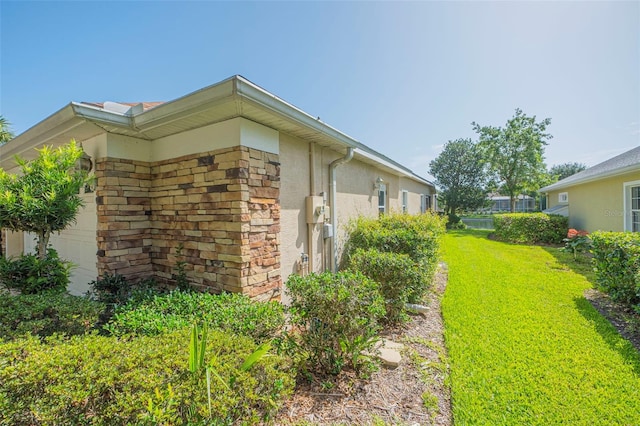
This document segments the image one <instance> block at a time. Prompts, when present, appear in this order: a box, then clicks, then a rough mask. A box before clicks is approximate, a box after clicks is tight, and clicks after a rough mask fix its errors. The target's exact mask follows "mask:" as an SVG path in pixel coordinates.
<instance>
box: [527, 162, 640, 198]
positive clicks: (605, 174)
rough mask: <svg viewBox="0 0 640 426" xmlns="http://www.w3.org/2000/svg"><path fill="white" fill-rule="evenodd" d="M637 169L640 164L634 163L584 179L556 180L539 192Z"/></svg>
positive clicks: (568, 186)
mask: <svg viewBox="0 0 640 426" xmlns="http://www.w3.org/2000/svg"><path fill="white" fill-rule="evenodd" d="M636 171H640V165H638V164H632V165H630V166H627V167H623V168H620V169H616V170H611V171H609V172H606V173H601V174H599V175H595V176H589V177H586V178H583V179H575V180H573V181H570V182H566V183H563V182H562V181H560V182H556V183H554V184H551V185H548V186H545V187H544V188H540V189H539V190H538V192H539V193H545V192H550V191H559V190H562V189H567V188H571V187H572V186H576V185H582V184H585V183H589V182H594V181H597V180H601V179H607V178H611V177H616V176H620V175H624V174H626V173H630V172H636Z"/></svg>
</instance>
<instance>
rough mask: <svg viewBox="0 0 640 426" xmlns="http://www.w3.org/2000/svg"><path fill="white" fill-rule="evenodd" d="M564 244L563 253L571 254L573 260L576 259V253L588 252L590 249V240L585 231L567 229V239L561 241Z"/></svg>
mask: <svg viewBox="0 0 640 426" xmlns="http://www.w3.org/2000/svg"><path fill="white" fill-rule="evenodd" d="M562 242H563V243H564V247H563V249H562V250H563V251H566V252H569V253H573V259H574V260H577V259H578V253H584V252H588V251H589V250H590V249H591V239H590V238H589V233H588V232H587V231H578V230H576V229H573V228H572V229H569V232H567V238H564V239H563V240H562Z"/></svg>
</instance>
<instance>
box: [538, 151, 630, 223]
mask: <svg viewBox="0 0 640 426" xmlns="http://www.w3.org/2000/svg"><path fill="white" fill-rule="evenodd" d="M539 192H540V193H542V194H543V196H546V198H547V206H548V208H547V209H546V210H545V212H546V213H556V214H562V215H564V216H568V217H569V226H570V227H571V228H576V229H581V230H586V231H589V232H593V231H596V230H602V231H633V232H640V147H637V148H634V149H632V150H630V151H627V152H625V153H623V154H620V155H618V156H617V157H614V158H611V159H609V160H607V161H604V162H602V163H600V164H597V165H595V166H593V167H590V168H588V169H586V170H584V171H582V172H580V173H576V174H575V175H572V176H569V177H567V178H565V179H562V180H561V181H558V182H556V183H554V184H552V185H549V186H545V187H544V188H541V189H540V191H539Z"/></svg>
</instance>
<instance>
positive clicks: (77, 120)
mask: <svg viewBox="0 0 640 426" xmlns="http://www.w3.org/2000/svg"><path fill="white" fill-rule="evenodd" d="M71 138H75V139H76V141H78V142H81V143H82V146H83V149H84V151H85V152H86V153H87V154H88V155H89V156H90V157H91V158H92V161H93V170H92V172H93V173H94V174H95V177H96V181H95V182H96V183H95V186H94V187H93V188H87V190H86V191H85V192H84V193H83V194H82V197H83V198H84V202H85V207H84V209H82V210H81V212H80V214H79V216H78V223H77V224H76V225H75V226H74V227H72V228H71V229H69V230H66V231H64V232H62V233H61V234H60V235H54V236H52V240H51V242H52V244H53V245H54V247H55V248H56V249H57V250H58V252H59V253H60V255H61V256H62V257H63V258H66V259H68V260H71V261H72V262H74V263H75V264H76V265H78V267H77V268H76V269H75V271H74V273H73V277H72V284H71V286H70V289H69V290H70V291H71V292H73V293H76V294H78V293H83V292H85V291H86V290H87V289H88V286H87V283H88V282H90V281H91V280H93V279H95V278H96V277H98V276H102V275H103V274H106V273H109V274H116V273H117V274H122V275H124V276H125V277H128V278H130V279H134V280H135V279H140V278H146V277H155V278H157V279H158V280H159V281H161V282H168V283H172V282H173V278H172V272H173V268H174V267H175V265H176V247H177V246H178V245H179V244H182V245H183V247H184V248H183V254H184V256H185V259H184V260H185V261H186V262H187V264H188V267H187V274H188V278H189V280H190V281H191V282H192V283H193V284H194V285H195V286H197V287H199V288H201V289H209V290H212V291H221V290H227V291H232V292H242V293H245V294H248V295H250V296H251V297H254V298H257V299H272V298H276V299H277V298H279V297H280V294H281V287H282V285H283V282H284V281H286V279H287V277H288V275H289V274H292V273H297V272H303V273H304V272H306V271H323V270H335V268H336V263H337V259H339V256H340V250H341V247H342V245H343V243H344V236H345V225H346V224H347V222H348V221H349V220H350V219H351V218H353V217H355V216H357V215H367V216H377V215H378V214H379V213H385V212H389V211H391V210H394V211H406V212H408V213H420V212H424V211H426V210H427V209H429V208H431V207H432V206H433V207H435V187H434V186H433V184H432V183H431V182H429V181H427V180H426V179H424V178H422V177H420V176H417V175H416V174H414V173H413V172H412V171H411V170H409V169H407V168H406V167H404V166H402V165H400V164H398V163H396V162H395V161H393V160H391V159H389V158H387V157H385V156H384V155H382V154H380V153H378V152H376V151H374V150H372V149H371V148H368V147H367V146H365V145H363V144H362V143H360V142H358V141H356V140H354V139H352V138H350V137H349V136H347V135H345V134H344V133H341V132H339V131H338V130H336V129H334V128H332V127H330V126H329V125H327V124H325V123H323V122H322V121H320V119H316V118H315V117H312V116H310V115H309V114H307V113H305V112H303V111H301V110H300V109H298V108H296V107H294V106H293V105H291V104H289V103H287V102H285V101H283V100H282V99H280V98H278V97H276V96H275V95H273V94H271V93H269V92H267V91H265V90H264V89H262V88H260V87H258V86H256V85H255V84H253V83H251V82H249V81H248V80H246V79H244V78H242V77H240V76H234V77H231V78H229V79H227V80H224V81H222V82H220V83H217V84H214V85H212V86H209V87H206V88H204V89H201V90H198V91H196V92H194V93H191V94H188V95H186V96H183V97H181V98H178V99H176V100H173V101H170V102H166V103H147V104H145V103H141V104H122V103H114V102H105V103H75V102H72V103H70V104H69V105H67V106H65V107H64V108H62V109H60V110H59V111H57V112H55V113H54V114H52V115H51V116H49V117H47V118H46V119H44V120H43V121H41V122H40V123H38V124H36V125H35V126H34V127H32V128H30V129H29V130H27V131H26V132H24V133H23V134H21V135H19V136H17V137H16V138H15V139H13V140H12V141H11V142H10V143H8V144H6V145H4V146H2V147H0V166H1V167H3V168H4V169H5V170H7V171H11V170H15V163H14V161H13V159H12V157H13V155H14V154H20V155H21V156H24V157H26V158H33V157H35V155H36V154H37V153H36V152H35V151H34V148H37V147H40V146H42V145H44V144H47V145H54V146H57V145H61V144H65V143H68V142H69V140H70V139H71ZM6 234H7V235H5V239H6V244H7V252H8V254H10V255H11V254H18V253H20V252H22V251H23V250H24V251H29V250H31V249H32V248H33V245H34V244H33V242H32V238H31V236H29V235H22V234H21V233H6Z"/></svg>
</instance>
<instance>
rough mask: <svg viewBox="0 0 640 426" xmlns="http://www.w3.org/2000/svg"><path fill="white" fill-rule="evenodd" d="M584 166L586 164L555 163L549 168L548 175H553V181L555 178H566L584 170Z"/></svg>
mask: <svg viewBox="0 0 640 426" xmlns="http://www.w3.org/2000/svg"><path fill="white" fill-rule="evenodd" d="M586 168H587V166H586V165H585V164H582V163H562V164H556V165H555V166H553V167H551V168H550V169H549V175H551V176H552V177H553V179H554V182H555V181H557V180H562V179H564V178H568V177H569V176H571V175H575V174H576V173H580V172H581V171H583V170H586Z"/></svg>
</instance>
